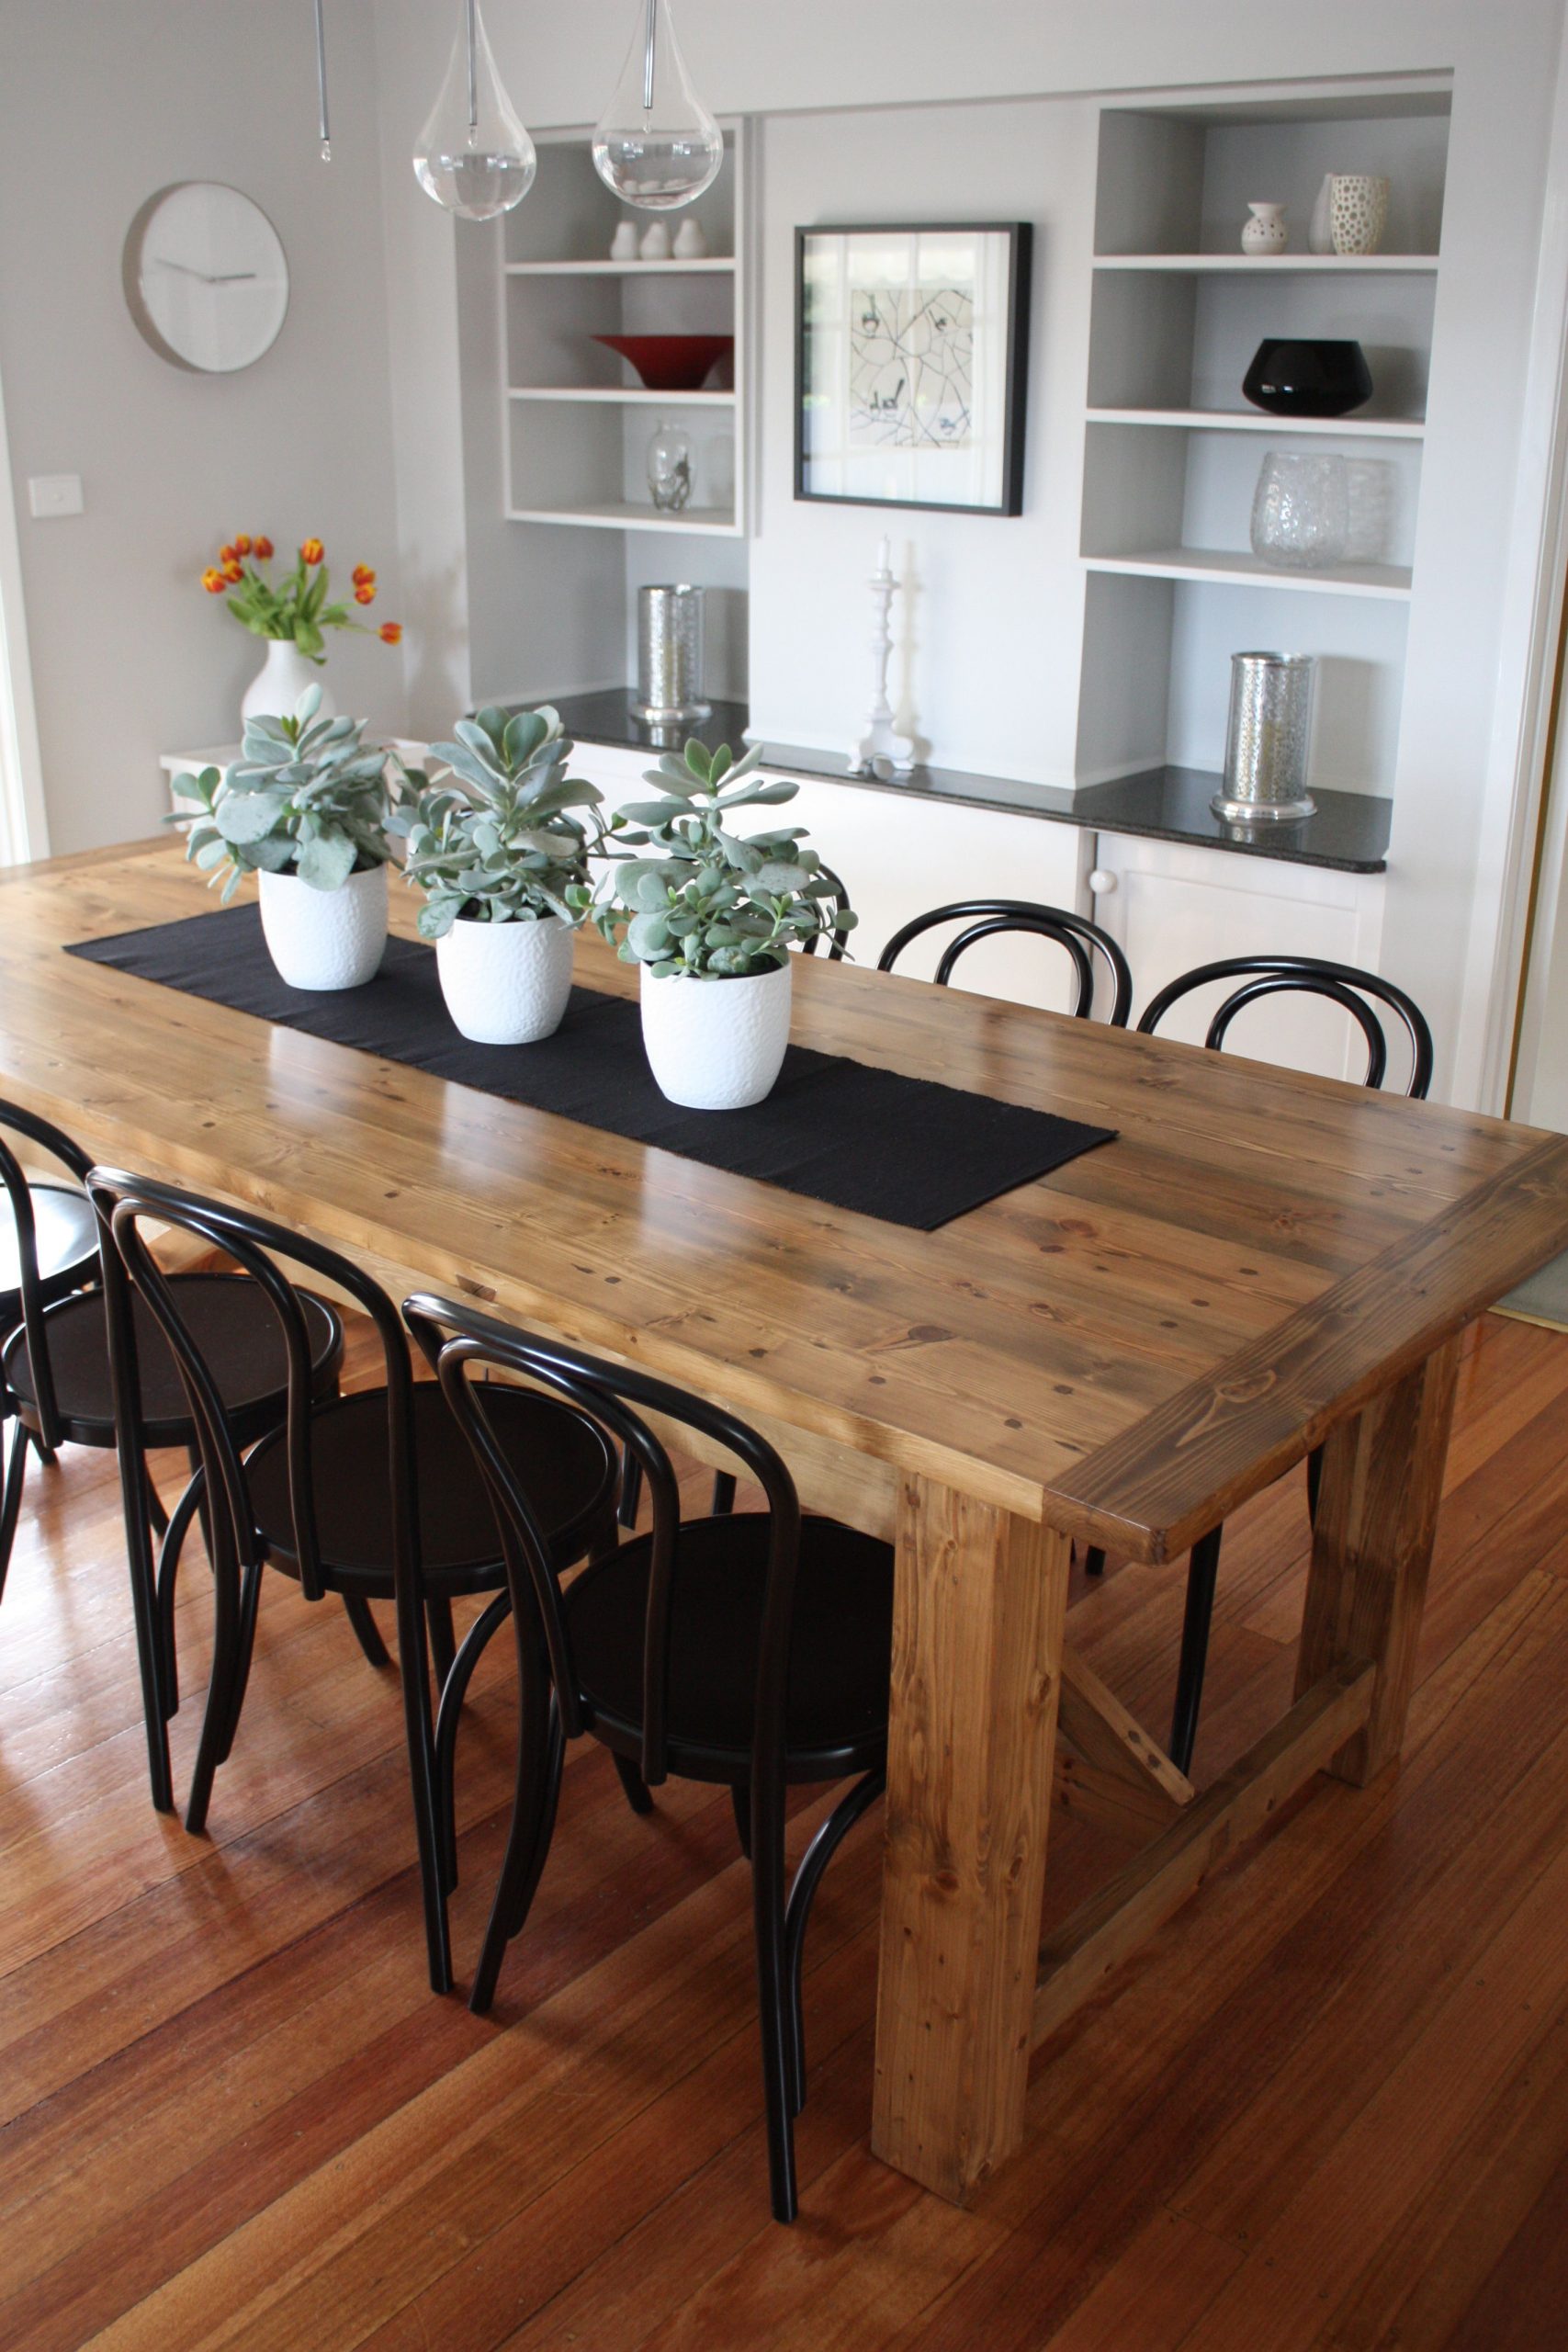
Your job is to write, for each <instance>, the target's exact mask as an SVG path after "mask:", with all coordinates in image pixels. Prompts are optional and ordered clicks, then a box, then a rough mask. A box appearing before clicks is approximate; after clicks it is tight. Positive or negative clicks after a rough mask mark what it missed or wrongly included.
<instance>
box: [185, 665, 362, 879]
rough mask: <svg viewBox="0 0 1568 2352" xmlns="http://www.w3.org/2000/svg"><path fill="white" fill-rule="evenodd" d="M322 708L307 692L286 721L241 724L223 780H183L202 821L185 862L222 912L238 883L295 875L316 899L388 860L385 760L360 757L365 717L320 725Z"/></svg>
mask: <svg viewBox="0 0 1568 2352" xmlns="http://www.w3.org/2000/svg"><path fill="white" fill-rule="evenodd" d="M320 708H321V688H320V686H307V687H306V689H305V691H304V693H303V694H302V695H300V697H299V702H298V704H297V705H296V707H295V711H294V716H293V718H247V719H246V721H245V739H244V742H243V745H242V747H241V754H240V757H239V759H238V760H237V761H236V762H235V763H234V765H233V766H232V767H231V769H230V770H229V772H228V774H227V775H225V774H224V773H223V771H222V770H221V769H220V768H215V767H210V768H203V769H202V771H201V773H200V775H197V776H193V777H192V778H191V779H190V781H189V785H188V787H187V788H188V789H189V790H190V791H191V792H192V793H193V794H194V795H195V797H196V798H197V800H199V801H200V803H201V805H202V807H203V809H205V810H206V812H207V813H206V816H205V817H204V818H198V819H197V821H196V823H195V824H194V825H193V826H192V827H191V830H190V835H189V838H188V840H187V841H186V857H187V858H189V859H191V860H192V861H193V862H194V863H195V864H196V865H199V866H202V867H205V868H209V869H210V870H211V873H212V878H213V880H214V881H215V882H216V881H217V880H218V879H219V878H220V876H221V877H222V880H223V899H224V902H225V904H227V902H228V900H229V899H231V898H232V897H233V895H234V892H235V890H236V889H237V888H238V887H239V882H240V876H242V875H243V874H254V873H262V874H287V873H288V872H289V870H290V869H292V870H293V871H294V872H295V873H296V874H298V876H299V879H300V881H301V882H308V883H309V884H310V888H311V889H312V890H341V889H342V888H343V886H344V883H345V882H346V881H347V880H348V877H349V876H350V875H351V874H354V873H356V872H363V871H364V870H365V869H366V868H367V866H372V865H385V864H386V862H387V860H388V858H389V857H390V855H391V854H392V853H391V845H390V842H389V838H388V836H389V829H390V828H391V827H392V826H393V823H394V817H393V797H392V794H391V792H390V791H389V787H388V784H387V774H386V769H387V754H386V752H383V751H378V750H376V749H374V748H372V749H370V750H368V751H367V749H366V747H365V745H364V743H363V742H362V741H361V740H360V739H361V737H362V735H363V734H364V731H365V721H364V720H363V719H362V718H318V717H317V715H316V714H317V712H318V711H319V710H320Z"/></svg>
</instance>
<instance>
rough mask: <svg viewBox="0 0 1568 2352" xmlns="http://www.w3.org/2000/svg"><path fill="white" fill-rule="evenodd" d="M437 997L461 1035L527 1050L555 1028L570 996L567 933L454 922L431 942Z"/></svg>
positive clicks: (551, 925)
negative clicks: (437, 978) (441, 998)
mask: <svg viewBox="0 0 1568 2352" xmlns="http://www.w3.org/2000/svg"><path fill="white" fill-rule="evenodd" d="M435 961H436V965H437V967H438V968H439V970H440V974H441V993H442V995H443V996H444V997H445V998H446V1010H447V1012H449V1013H450V1014H451V1015H452V1018H453V1020H454V1021H455V1022H456V1023H457V1027H458V1028H459V1029H460V1030H461V1031H462V1033H463V1035H464V1036H465V1037H471V1038H472V1039H473V1040H474V1042H475V1044H476V1045H479V1046H531V1045H533V1044H534V1043H535V1042H536V1039H538V1038H540V1037H548V1036H550V1035H552V1034H553V1033H554V1032H555V1031H556V1030H557V1029H558V1028H559V1027H560V1019H561V1014H562V1013H563V1012H565V1011H566V1001H567V999H568V997H569V996H570V994H571V929H570V924H567V923H564V922H561V920H560V918H559V916H558V915H546V916H544V917H543V918H542V919H541V920H540V921H539V922H462V921H458V922H455V923H454V924H453V925H452V928H451V930H450V931H449V932H448V933H446V937H445V938H444V939H438V940H437V941H436V943H435Z"/></svg>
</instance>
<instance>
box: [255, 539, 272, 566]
mask: <svg viewBox="0 0 1568 2352" xmlns="http://www.w3.org/2000/svg"><path fill="white" fill-rule="evenodd" d="M271 553H272V541H271V540H270V539H269V538H265V537H262V538H259V539H257V541H256V554H257V557H258V558H259V559H260V560H261V561H262V562H263V563H265V561H266V560H267V558H268V556H269V555H270V554H271Z"/></svg>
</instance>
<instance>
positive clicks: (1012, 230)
mask: <svg viewBox="0 0 1568 2352" xmlns="http://www.w3.org/2000/svg"><path fill="white" fill-rule="evenodd" d="M952 236H961V237H990V238H998V239H1002V240H1004V241H1005V265H1004V270H1003V282H1004V285H1005V306H1006V319H1005V322H1004V325H1003V329H1002V345H1003V350H1002V366H1001V371H1000V383H1001V391H1002V413H1001V416H1000V418H999V420H998V430H999V435H1000V468H999V479H998V494H997V496H996V497H995V498H994V499H986V500H983V501H979V502H975V501H971V500H966V499H946V498H930V497H914V496H908V497H905V496H897V495H892V496H889V495H884V494H882V493H880V492H875V491H872V490H867V489H855V490H843V489H835V490H827V489H823V488H821V487H820V486H817V485H814V484H813V481H812V479H811V475H812V470H813V462H814V459H813V452H812V449H811V447H810V441H809V435H808V432H807V424H808V401H810V400H811V399H812V397H813V387H814V384H815V382H816V380H817V369H816V366H815V364H814V362H815V358H816V355H815V353H814V350H813V335H814V332H815V333H816V334H823V333H824V332H827V331H824V330H821V329H818V330H815V331H814V329H813V326H812V322H811V320H810V318H809V315H808V276H807V269H808V263H809V261H810V259H811V256H812V245H813V241H814V240H818V239H829V238H835V239H837V238H852V237H864V238H870V239H879V240H888V239H897V238H900V237H903V238H909V239H911V240H914V239H919V238H922V237H952ZM1033 242H1034V232H1033V227H1032V223H1031V222H1030V221H1027V220H936V221H931V220H924V221H877V220H856V221H835V220H826V221H814V222H812V223H811V225H810V226H809V227H805V228H797V229H796V230H795V497H796V498H797V499H801V500H806V501H810V502H813V503H818V504H821V505H827V506H882V507H902V508H907V509H914V510H916V511H919V512H920V513H924V514H934V515H1008V516H1011V515H1021V514H1022V512H1023V444H1024V419H1025V412H1026V405H1027V395H1028V377H1029V306H1030V283H1031V264H1032V258H1033ZM829 356H831V355H829ZM912 462H913V461H912V459H911V465H910V467H909V468H908V470H912Z"/></svg>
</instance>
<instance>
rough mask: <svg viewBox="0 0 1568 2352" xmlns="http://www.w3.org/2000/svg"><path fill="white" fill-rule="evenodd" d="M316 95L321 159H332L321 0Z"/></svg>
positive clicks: (318, 19)
mask: <svg viewBox="0 0 1568 2352" xmlns="http://www.w3.org/2000/svg"><path fill="white" fill-rule="evenodd" d="M316 97H317V102H318V105H317V111H318V112H319V114H320V116H321V161H322V163H323V164H330V163H331V162H332V159H333V130H332V124H331V123H330V122H329V121H328V119H327V27H326V19H325V17H323V16H322V14H321V0H316Z"/></svg>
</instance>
